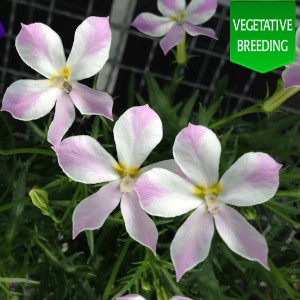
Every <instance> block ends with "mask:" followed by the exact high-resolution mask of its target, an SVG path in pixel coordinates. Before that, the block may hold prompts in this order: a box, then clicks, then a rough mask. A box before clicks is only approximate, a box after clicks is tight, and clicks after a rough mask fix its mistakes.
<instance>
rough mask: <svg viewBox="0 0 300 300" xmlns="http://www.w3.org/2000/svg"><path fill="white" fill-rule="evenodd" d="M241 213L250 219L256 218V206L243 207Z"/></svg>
mask: <svg viewBox="0 0 300 300" xmlns="http://www.w3.org/2000/svg"><path fill="white" fill-rule="evenodd" d="M241 213H242V214H243V216H244V217H245V218H246V219H247V220H249V221H251V220H254V219H255V218H256V209H255V208H254V207H242V208H241Z"/></svg>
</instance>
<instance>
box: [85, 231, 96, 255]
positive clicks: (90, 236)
mask: <svg viewBox="0 0 300 300" xmlns="http://www.w3.org/2000/svg"><path fill="white" fill-rule="evenodd" d="M85 235H86V239H87V243H88V246H89V249H90V253H91V255H94V249H95V247H94V232H93V230H86V231H85Z"/></svg>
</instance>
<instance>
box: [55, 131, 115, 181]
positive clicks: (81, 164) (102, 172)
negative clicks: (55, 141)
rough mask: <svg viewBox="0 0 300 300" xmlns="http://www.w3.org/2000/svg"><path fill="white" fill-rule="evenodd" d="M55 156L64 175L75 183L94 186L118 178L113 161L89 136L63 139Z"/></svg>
mask: <svg viewBox="0 0 300 300" xmlns="http://www.w3.org/2000/svg"><path fill="white" fill-rule="evenodd" d="M56 154H57V158H58V163H59V165H60V167H61V168H62V170H63V171H64V173H65V174H67V175H68V176H69V177H70V178H72V179H73V180H75V181H79V182H83V183H91V184H95V183H101V182H105V181H112V180H115V179H118V178H120V176H119V174H118V173H117V171H116V170H115V168H114V167H115V166H116V165H117V162H116V161H115V159H114V158H113V157H112V156H111V155H110V154H109V153H108V152H107V151H106V150H105V149H104V148H103V147H102V146H101V145H100V144H99V143H98V142H97V141H96V140H95V139H93V138H92V137H90V136H86V135H79V136H72V137H69V138H66V139H64V140H63V141H62V142H61V144H60V146H59V148H58V150H57V152H56Z"/></svg>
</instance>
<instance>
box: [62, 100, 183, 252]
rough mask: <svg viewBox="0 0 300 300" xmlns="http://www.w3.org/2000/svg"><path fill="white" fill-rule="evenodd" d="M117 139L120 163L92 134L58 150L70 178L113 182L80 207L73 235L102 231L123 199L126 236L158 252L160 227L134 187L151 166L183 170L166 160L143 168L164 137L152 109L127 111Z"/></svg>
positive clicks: (119, 123) (71, 140)
mask: <svg viewBox="0 0 300 300" xmlns="http://www.w3.org/2000/svg"><path fill="white" fill-rule="evenodd" d="M114 138H115V142H116V147H117V154H118V162H117V161H116V160H115V159H114V158H113V157H112V156H111V155H110V154H109V153H108V152H107V151H106V150H105V149H104V148H103V147H102V146H101V145H100V144H99V143H98V142H97V141H96V140H95V139H93V138H91V137H89V136H74V137H70V138H66V139H64V140H63V141H62V142H61V144H60V147H59V148H58V151H57V156H58V162H59V165H60V166H61V168H62V169H63V171H64V172H65V173H66V174H67V175H68V176H69V177H70V178H72V179H74V180H75V181H79V182H83V183H87V184H95V183H101V182H109V183H108V184H106V185H105V186H104V187H102V188H101V189H100V190H99V191H98V192H96V193H95V194H93V195H91V196H89V197H88V198H86V199H84V200H83V201H82V202H80V203H79V205H78V206H77V207H76V208H75V211H74V214H73V237H74V238H75V237H76V236H77V235H78V234H79V233H80V232H82V231H83V230H87V229H89V230H93V229H98V228H100V227H101V226H102V225H103V223H104V221H105V220H106V218H107V217H108V216H109V214H110V213H111V212H112V211H113V210H114V209H115V208H116V207H117V205H118V204H119V202H120V199H121V212H122V215H123V218H124V221H125V227H126V230H127V232H128V233H129V235H130V236H131V237H132V238H133V239H134V240H136V241H138V242H139V243H141V244H143V245H145V246H147V247H149V248H150V249H151V250H152V251H153V252H154V253H155V249H156V242H157V237H158V233H157V229H156V227H155V224H154V223H153V221H152V220H151V219H150V218H149V217H148V215H147V214H146V213H145V211H144V210H143V209H142V208H141V206H140V204H139V201H138V197H137V194H136V192H135V191H134V190H133V186H134V184H135V182H136V180H137V178H138V177H139V176H140V175H141V174H142V173H143V172H145V171H147V170H149V169H150V168H152V167H156V166H158V167H162V168H168V169H171V170H173V169H174V168H175V170H176V168H178V166H177V165H176V163H175V161H174V160H167V161H163V162H161V163H156V164H153V165H151V166H148V167H144V168H140V167H141V165H142V163H143V162H144V161H145V160H146V158H147V157H148V155H149V154H150V153H151V151H152V150H153V149H154V148H155V147H156V145H157V144H158V143H159V142H160V141H161V139H162V123H161V120H160V118H159V116H158V115H157V114H156V113H155V112H154V111H153V110H152V109H151V108H150V107H149V106H148V105H144V106H137V107H133V108H130V109H128V110H127V111H126V112H125V113H124V114H123V115H122V116H121V117H120V118H119V120H118V121H117V122H116V124H115V127H114ZM178 169H179V168H178Z"/></svg>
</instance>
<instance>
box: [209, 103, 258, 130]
mask: <svg viewBox="0 0 300 300" xmlns="http://www.w3.org/2000/svg"><path fill="white" fill-rule="evenodd" d="M261 111H262V110H261V106H260V104H254V105H251V106H249V107H247V108H245V109H243V110H241V111H239V112H237V113H235V114H233V115H230V116H228V117H226V118H223V119H221V120H218V121H216V122H215V123H213V124H211V125H210V126H209V127H210V129H216V128H218V127H221V126H223V125H224V124H226V123H228V122H231V121H233V120H234V119H237V118H239V117H242V116H245V115H248V114H253V113H257V112H261Z"/></svg>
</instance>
